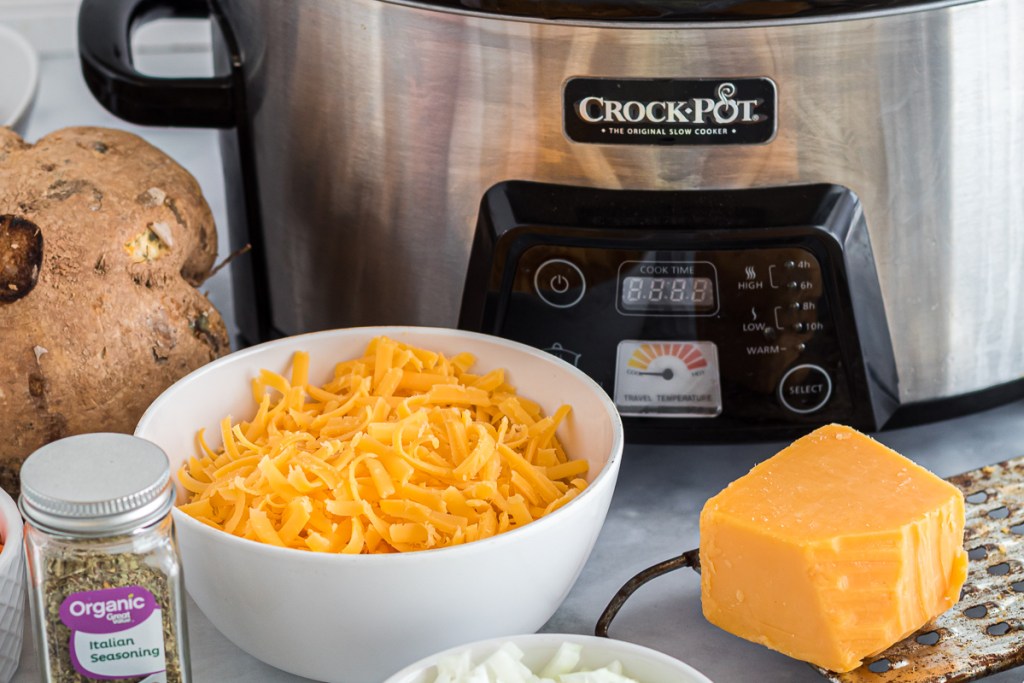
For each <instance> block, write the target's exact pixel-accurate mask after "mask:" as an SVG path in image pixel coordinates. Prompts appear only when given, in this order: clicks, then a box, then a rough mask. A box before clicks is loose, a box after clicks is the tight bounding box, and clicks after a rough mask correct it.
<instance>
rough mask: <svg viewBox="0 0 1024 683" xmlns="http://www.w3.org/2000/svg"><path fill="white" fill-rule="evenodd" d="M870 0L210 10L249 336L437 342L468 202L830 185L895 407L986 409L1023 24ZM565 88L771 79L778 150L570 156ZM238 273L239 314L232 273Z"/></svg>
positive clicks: (1019, 163) (990, 0) (1018, 251)
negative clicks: (498, 189) (870, 267)
mask: <svg viewBox="0 0 1024 683" xmlns="http://www.w3.org/2000/svg"><path fill="white" fill-rule="evenodd" d="M119 1H121V0H119ZM87 4H88V2H87ZM760 4H761V5H764V3H760ZM788 4H791V3H788ZM810 4H816V3H810ZM876 4H878V5H885V7H880V8H876V9H873V10H868V11H861V12H852V13H851V12H849V11H846V10H844V11H843V12H841V13H839V12H837V13H835V14H828V13H827V12H826V13H820V12H819V13H817V14H812V15H810V16H803V15H800V16H792V17H780V18H776V19H765V18H758V19H743V18H741V19H733V20H722V19H721V17H716V18H715V20H713V21H710V20H709V21H616V22H609V21H588V20H585V19H578V18H577V19H561V20H557V19H556V20H551V19H541V18H536V17H530V16H508V15H502V14H497V13H493V12H491V13H488V12H485V11H474V10H470V9H465V8H461V7H460V6H458V3H454V2H448V3H436V2H435V3H430V2H413V1H384V0H346V1H345V2H339V1H338V0H303V1H302V2H282V1H280V0H215V2H213V5H212V12H213V14H214V16H215V17H216V18H218V23H219V24H220V25H221V27H222V28H223V29H224V33H223V34H222V35H220V37H219V38H218V41H217V42H218V48H219V52H220V54H221V58H222V60H221V61H222V65H223V66H224V67H225V68H227V69H229V70H230V69H232V68H233V73H234V76H235V80H234V82H233V89H232V81H231V80H230V79H231V76H230V75H226V76H224V77H223V79H222V81H221V88H220V91H219V92H221V96H223V97H225V99H229V100H231V102H230V105H228V106H229V107H230V108H231V110H232V111H233V112H234V116H235V119H234V120H233V121H227V122H226V121H225V119H227V118H230V117H225V118H223V119H221V120H219V121H212V125H221V126H225V125H234V124H237V125H239V131H240V132H239V133H238V134H236V133H235V132H234V131H229V132H227V133H225V135H224V140H225V146H224V153H225V157H226V159H229V160H230V159H236V158H239V157H240V156H241V158H242V163H241V165H240V166H239V167H238V169H237V171H238V172H237V173H229V174H228V177H227V181H228V184H229V192H230V193H232V194H236V195H237V194H247V195H248V197H249V204H248V209H247V211H248V213H247V214H246V215H243V214H242V213H241V212H239V213H238V214H237V215H235V216H234V217H233V219H232V220H233V223H235V224H236V225H233V230H236V231H237V230H239V224H240V225H241V229H242V230H244V229H245V227H247V226H250V225H251V226H252V227H253V228H254V229H256V230H258V232H259V234H258V235H256V236H255V238H254V237H253V236H252V235H251V234H247V235H245V236H244V237H239V241H241V240H243V239H244V240H252V241H253V242H254V245H256V246H258V247H259V252H260V253H255V254H254V255H253V256H254V261H253V263H254V264H255V267H254V270H256V271H259V272H257V273H256V276H255V277H256V280H257V294H259V295H261V296H265V297H266V301H265V302H259V303H267V302H269V305H268V306H266V309H265V311H264V312H265V314H266V315H265V316H264V317H265V318H266V317H269V327H264V329H263V331H262V333H263V334H266V333H267V331H268V330H269V332H270V334H293V333H298V332H302V331H306V330H313V329H321V328H328V327H336V326H351V325H363V324H389V323H404V324H428V325H443V326H454V325H455V324H456V323H457V321H458V319H459V312H460V305H461V300H462V296H463V288H464V284H465V276H466V267H467V262H468V259H469V253H470V246H471V242H472V240H473V236H474V230H475V229H476V225H477V220H478V212H479V209H480V205H481V197H483V196H484V194H485V192H486V191H487V190H488V188H491V187H492V186H494V185H496V184H498V183H501V182H503V181H508V180H528V181H539V182H545V183H554V184H561V185H570V186H583V187H594V188H608V189H632V190H691V189H694V190H696V189H743V188H767V187H779V186H792V185H805V184H817V183H829V184H835V185H839V186H842V187H845V188H849V190H851V191H852V192H853V193H855V195H856V196H857V197H858V198H859V200H860V202H861V204H862V207H863V213H864V218H865V221H866V225H867V228H868V232H869V235H870V242H871V247H872V250H873V255H874V261H875V268H876V269H877V276H878V282H879V285H880V288H881V292H882V299H883V302H884V315H885V318H886V320H887V322H888V328H889V332H890V336H891V345H892V353H893V356H894V358H895V364H896V368H897V371H898V377H899V387H898V399H899V402H900V403H901V404H902V405H905V406H906V405H921V404H922V403H926V402H931V401H935V400H938V399H950V398H958V397H964V396H965V395H971V394H973V393H974V392H979V391H983V390H990V389H992V388H1004V389H1005V388H1006V387H1007V386H1009V385H1011V383H1014V382H1018V380H1020V379H1021V377H1022V376H1024V354H1022V353H1021V352H1020V348H1022V346H1024V323H1022V316H1021V313H1022V312H1024V306H1022V300H1021V295H1020V291H1021V288H1022V285H1024V269H1022V268H1021V267H1020V264H1021V263H1022V262H1024V230H1022V225H1024V182H1022V181H1024V125H1022V124H1024V79H1021V78H1020V76H1019V74H1020V73H1022V70H1024V41H1022V40H1020V36H1021V35H1024V5H1022V4H1021V3H1019V2H1017V1H1016V0H973V1H960V2H909V3H908V2H901V3H876ZM191 11H192V12H193V13H196V14H198V13H202V9H201V8H198V7H194V8H192V9H191ZM179 13H183V11H180V10H179ZM83 35H84V34H83ZM87 61H89V60H87ZM579 77H591V78H607V79H661V78H664V79H678V78H691V79H735V78H765V79H770V80H771V81H772V82H773V83H774V84H775V86H776V88H777V112H776V117H777V118H776V130H775V134H774V137H772V138H771V139H770V141H768V142H766V143H763V144H750V145H714V144H708V145H699V146H657V145H603V144H582V143H578V142H574V141H573V140H571V139H570V138H569V136H567V134H566V132H565V130H564V128H563V126H564V124H563V114H564V111H563V104H564V103H563V96H562V95H563V89H564V87H565V85H566V83H567V82H569V81H570V80H572V79H574V78H579ZM94 80H95V79H94ZM193 85H194V84H193ZM243 86H244V87H243ZM210 89H211V90H213V88H210ZM99 90H102V89H101V88H97V87H94V91H99ZM228 90H230V91H231V93H232V94H231V95H230V96H226V95H223V92H222V91H228ZM240 90H241V91H242V92H244V94H242V95H240V94H239V92H240ZM98 94H100V99H101V100H104V101H106V102H108V106H109V103H110V101H111V100H115V99H116V98H115V97H109V96H108V97H104V96H103V94H102V93H101V92H100V93H98ZM108 94H109V93H108ZM208 95H209V96H211V97H212V95H210V93H204V96H208ZM232 98H233V99H232ZM222 104H223V103H222ZM221 108H222V109H223V108H224V107H223V106H222V107H221ZM114 109H115V111H117V107H116V106H115V107H114ZM171 109H172V111H173V105H171ZM122 115H125V114H124V113H123V112H122ZM129 115H130V112H129ZM168 116H169V117H170V118H173V114H170V115H168ZM135 118H136V119H145V118H146V116H144V115H143V116H139V115H136V116H135ZM149 118H152V116H150V117H149ZM202 118H203V117H202V116H197V117H196V120H193V121H192V122H193V123H195V122H199V123H202V121H198V119H202ZM211 120H212V119H211ZM165 122H170V123H175V121H173V120H172V121H165ZM206 125H211V123H210V122H207V124H206ZM245 183H248V185H249V186H248V187H243V185H244V184H245ZM238 277H239V278H241V279H236V291H237V292H239V294H240V297H241V300H240V301H239V304H238V305H239V306H240V307H242V308H243V309H244V308H245V307H246V306H250V305H251V304H252V303H253V300H252V299H251V298H250V297H249V293H250V292H252V291H253V286H252V284H251V280H250V277H251V274H250V273H248V272H247V268H245V267H242V268H240V269H238ZM260 280H262V284H260V282H259V281H260ZM247 319H248V318H247V317H246V315H245V314H244V313H243V321H244V320H247ZM246 325H248V327H250V329H249V330H245V329H243V333H246V334H248V336H249V337H250V338H253V337H256V336H259V335H260V334H261V332H259V331H258V330H257V328H256V326H255V325H254V324H248V323H246ZM968 403H969V402H968ZM960 405H961V408H963V407H964V406H965V404H964V403H961V404H960Z"/></svg>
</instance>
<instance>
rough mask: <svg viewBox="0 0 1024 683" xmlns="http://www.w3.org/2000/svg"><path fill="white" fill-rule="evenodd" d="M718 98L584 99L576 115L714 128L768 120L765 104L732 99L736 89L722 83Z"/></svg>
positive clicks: (591, 119) (600, 119) (599, 120)
mask: <svg viewBox="0 0 1024 683" xmlns="http://www.w3.org/2000/svg"><path fill="white" fill-rule="evenodd" d="M717 94H718V98H717V99H711V98H709V97H692V98H690V99H687V100H677V101H674V102H673V101H665V100H662V101H658V100H655V101H652V102H642V101H640V100H626V101H622V100H613V99H605V98H603V97H596V96H593V95H592V96H590V97H584V98H583V99H582V100H580V101H579V104H578V105H577V107H576V111H577V113H578V114H579V117H580V118H581V119H583V120H584V121H587V122H588V123H690V124H715V125H719V126H725V125H729V124H731V123H757V122H759V121H763V120H765V117H764V116H762V115H761V114H759V113H757V107H758V105H760V104H762V103H763V100H759V99H755V100H740V99H735V98H734V97H733V96H734V95H735V94H736V86H735V85H733V84H732V83H722V84H721V85H719V86H718V93H717Z"/></svg>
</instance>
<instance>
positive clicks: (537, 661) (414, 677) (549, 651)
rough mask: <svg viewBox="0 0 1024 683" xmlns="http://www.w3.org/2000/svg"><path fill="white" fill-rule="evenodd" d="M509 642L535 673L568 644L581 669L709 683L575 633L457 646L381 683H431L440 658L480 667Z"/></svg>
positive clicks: (678, 666)
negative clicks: (461, 658) (465, 656)
mask: <svg viewBox="0 0 1024 683" xmlns="http://www.w3.org/2000/svg"><path fill="white" fill-rule="evenodd" d="M508 642H511V643H513V644H514V645H515V646H516V647H518V648H519V649H520V650H522V651H523V660H522V661H523V664H525V665H526V666H528V667H529V668H530V669H531V670H533V671H534V672H535V673H536V672H537V671H538V670H539V669H540V667H542V666H544V664H545V663H547V662H548V660H550V659H551V657H552V656H553V655H554V654H555V652H557V651H558V648H559V647H560V646H561V645H562V643H565V642H570V643H576V644H578V645H580V646H582V648H583V649H582V650H581V653H580V666H581V667H582V668H586V669H599V668H601V667H603V666H607V665H608V664H610V663H611V662H612V661H614V660H618V661H619V662H620V663H621V664H622V672H623V674H624V675H626V676H629V677H630V678H633V679H635V680H637V681H639V683H711V681H709V680H708V679H707V678H706V677H705V676H704V675H703V674H701V673H700V672H699V671H697V670H696V669H694V668H693V667H691V666H689V665H688V664H684V663H683V662H680V661H679V660H678V659H675V658H673V657H669V656H668V655H666V654H665V653H663V652H658V651H657V650H652V649H651V648H649V647H644V646H643V645H636V644H635V643H629V642H626V641H624V640H615V639H612V638H598V637H597V636H583V635H577V634H574V633H532V634H529V635H518V636H513V637H511V638H491V639H488V640H481V641H478V642H475V643H470V644H468V645H460V646H456V647H453V648H449V649H448V650H445V651H444V652H438V653H436V654H433V655H430V656H429V657H425V658H424V659H421V660H420V661H418V662H416V663H414V664H410V665H409V666H408V667H406V668H404V669H402V670H401V671H399V672H398V673H396V674H394V675H393V676H391V678H389V679H387V680H386V681H384V683H434V680H435V679H436V677H437V668H436V667H437V663H438V662H439V661H440V660H441V659H442V658H443V657H448V656H451V655H457V654H459V653H461V652H464V651H466V650H468V651H469V653H470V659H471V660H472V662H473V664H479V663H480V662H481V661H483V660H484V659H486V658H487V657H489V656H490V655H491V654H493V653H494V651H495V650H497V649H498V648H499V647H500V646H501V645H502V644H504V643H508Z"/></svg>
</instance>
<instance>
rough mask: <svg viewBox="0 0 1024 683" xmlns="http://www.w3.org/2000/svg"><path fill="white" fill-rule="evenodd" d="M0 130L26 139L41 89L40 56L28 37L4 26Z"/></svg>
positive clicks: (0, 36) (1, 31)
mask: <svg viewBox="0 0 1024 683" xmlns="http://www.w3.org/2000/svg"><path fill="white" fill-rule="evenodd" d="M0 45H2V46H3V59H0V93H3V97H0V126H10V127H11V128H13V129H14V131H15V132H16V133H18V135H25V129H26V128H27V127H28V117H29V114H30V113H31V111H32V105H33V104H34V103H35V100H36V93H37V91H38V89H39V56H38V55H37V54H36V51H35V48H33V47H32V44H31V43H29V42H28V39H27V38H25V36H23V35H21V34H20V33H18V32H17V31H15V30H14V29H13V28H11V27H9V26H5V25H3V24H0Z"/></svg>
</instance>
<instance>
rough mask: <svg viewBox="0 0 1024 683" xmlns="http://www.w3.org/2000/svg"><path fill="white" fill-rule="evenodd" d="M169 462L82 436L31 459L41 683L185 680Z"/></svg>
mask: <svg viewBox="0 0 1024 683" xmlns="http://www.w3.org/2000/svg"><path fill="white" fill-rule="evenodd" d="M174 496H175V494H174V487H173V486H172V484H171V482H170V464H169V462H168V460H167V456H166V454H164V452H163V451H162V450H161V449H160V448H159V447H158V446H156V445H155V444H153V443H150V442H149V441H145V440H143V439H139V438H137V437H134V436H128V435H126V434H84V435H81V436H72V437H68V438H66V439H61V440H59V441H55V442H53V443H51V444H48V445H46V446H43V447H42V448H40V449H39V450H37V451H35V452H34V453H33V454H32V455H30V456H29V457H28V459H26V460H25V463H24V464H23V466H22V469H21V498H20V500H19V504H20V507H21V512H22V514H23V515H24V517H25V520H26V525H25V547H26V550H27V559H28V562H27V565H28V578H29V591H30V605H31V612H32V623H33V629H34V632H35V636H36V650H37V652H38V654H39V664H40V673H41V674H42V676H43V680H45V681H48V682H50V683H67V682H69V681H74V682H76V683H77V682H78V681H93V680H102V681H115V682H121V683H188V681H190V680H191V673H190V670H189V657H188V633H187V628H186V624H185V604H184V603H185V594H184V591H183V584H182V575H181V565H180V561H179V557H178V549H177V543H176V541H175V537H174V525H173V523H172V520H171V514H170V513H171V508H172V507H173V506H174Z"/></svg>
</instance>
